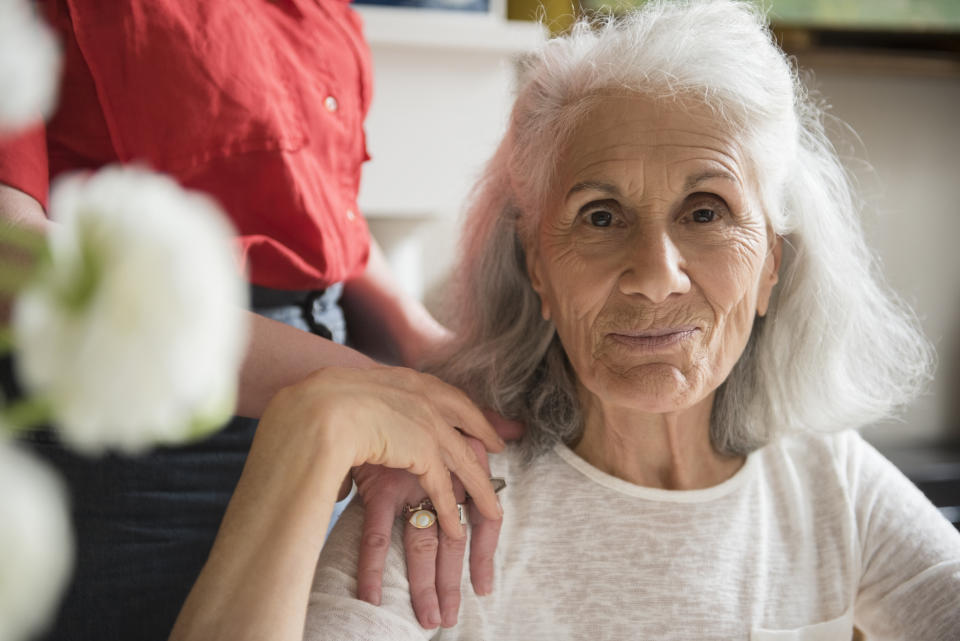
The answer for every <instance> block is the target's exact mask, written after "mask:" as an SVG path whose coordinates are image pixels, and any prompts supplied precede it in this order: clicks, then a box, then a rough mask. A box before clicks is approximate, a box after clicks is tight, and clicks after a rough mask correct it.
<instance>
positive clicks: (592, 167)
mask: <svg viewBox="0 0 960 641" xmlns="http://www.w3.org/2000/svg"><path fill="white" fill-rule="evenodd" d="M750 172H751V167H750V165H749V163H748V162H747V159H746V158H745V157H744V152H743V150H742V149H741V146H740V145H739V144H738V142H737V140H736V139H735V138H734V136H733V135H732V134H731V133H730V132H729V131H728V130H726V129H725V128H724V127H723V126H721V125H719V124H718V122H717V120H716V119H715V118H714V117H713V116H712V115H711V114H710V112H709V111H708V110H707V108H706V107H704V106H700V105H697V104H694V103H677V102H667V101H660V102H656V101H652V100H649V99H647V98H643V97H637V96H608V97H606V98H605V99H604V100H602V101H601V102H599V103H598V104H597V105H596V106H595V107H593V108H592V110H590V111H589V112H588V113H587V114H586V115H585V117H584V118H583V120H582V121H581V124H580V126H579V127H578V128H577V130H576V131H575V132H574V133H573V135H572V138H571V140H570V142H569V144H568V145H567V147H566V151H565V153H564V154H563V156H562V158H561V161H560V171H559V176H558V186H557V189H555V190H554V194H555V198H554V200H553V201H552V202H550V203H548V206H547V207H546V211H545V212H544V214H543V216H542V217H541V220H540V221H539V225H538V226H537V229H536V232H535V237H534V238H532V239H529V240H528V242H527V267H528V271H529V274H530V277H531V281H532V283H533V286H534V289H535V290H536V291H537V293H538V294H539V295H540V298H541V303H542V306H541V310H542V313H543V315H544V317H545V318H547V319H550V320H552V321H553V322H554V323H555V325H556V328H557V332H558V335H559V337H560V339H561V341H562V343H563V346H564V349H565V350H566V353H567V355H568V356H569V358H570V361H571V363H572V365H573V368H574V370H575V371H576V373H577V376H578V379H579V386H580V396H581V402H582V403H583V406H584V414H585V421H586V425H585V433H584V437H583V441H582V442H581V444H583V443H584V442H586V443H587V446H591V441H593V443H592V445H596V446H597V447H599V448H600V450H602V449H604V448H606V451H607V454H609V453H610V451H611V450H614V449H615V450H617V451H620V452H624V451H626V452H631V451H633V452H635V451H636V449H637V448H636V447H633V448H625V447H624V445H625V444H627V443H630V442H631V440H632V439H633V436H632V432H630V430H632V431H633V432H636V427H637V425H638V423H643V422H645V423H647V424H648V425H653V424H654V423H656V424H657V425H660V426H665V427H667V429H666V430H660V429H659V428H658V431H664V432H665V433H668V436H667V438H665V439H664V442H665V443H666V445H665V446H664V447H665V448H666V449H667V450H670V451H671V456H672V457H673V459H674V460H679V459H680V458H686V459H688V460H689V461H694V460H695V459H696V458H697V457H690V456H685V457H681V456H680V454H678V452H680V451H681V450H683V447H681V446H680V445H679V444H678V443H679V440H678V437H677V436H676V435H675V434H673V433H672V432H671V431H673V432H678V433H683V430H678V429H677V428H676V426H677V425H678V421H679V422H680V423H683V420H684V418H685V416H686V417H695V418H692V419H691V420H689V421H688V423H690V424H695V425H696V429H695V430H686V433H691V432H693V431H696V432H697V434H695V435H693V436H692V437H690V439H691V440H690V443H697V444H698V445H697V447H700V448H701V449H702V450H703V452H704V453H708V452H707V450H706V449H704V448H706V447H708V445H709V439H708V438H707V435H706V430H707V429H708V423H709V407H710V405H711V404H712V399H713V393H714V391H715V390H716V388H717V387H718V386H719V385H720V384H721V383H722V382H723V381H724V379H726V377H727V376H728V375H729V373H730V371H731V369H732V368H733V366H734V364H735V363H736V361H737V359H738V358H739V357H740V354H741V353H742V351H743V348H744V346H745V345H746V342H747V340H748V338H749V336H750V331H751V328H752V326H753V321H754V318H755V315H758V314H759V315H763V314H764V313H765V312H766V309H767V306H768V303H769V300H770V294H771V291H772V288H773V286H774V284H775V283H776V281H777V268H778V266H779V259H780V251H781V246H780V242H781V241H780V239H778V238H777V237H776V236H775V235H774V234H773V233H772V232H771V231H770V230H769V226H768V224H767V221H766V217H765V216H764V213H763V211H762V208H761V205H760V199H759V197H758V195H757V191H756V189H755V188H754V185H755V179H754V177H753V176H752V175H751V173H750ZM651 417H656V419H655V420H651ZM664 421H666V422H664ZM671 426H673V427H671ZM684 438H687V437H686V436H685V437H684ZM611 444H615V448H611ZM633 444H634V445H636V443H633ZM646 445H647V444H646V443H645V446H646ZM598 451H599V450H598ZM683 451H686V452H691V451H692V450H690V449H689V448H687V449H686V450H683ZM578 453H581V455H583V452H581V451H580V450H579V449H578ZM585 458H586V457H585ZM594 458H597V456H596V455H595V456H594ZM601 458H603V457H601ZM607 458H609V457H607ZM588 460H589V459H588ZM607 463H610V461H607ZM733 464H738V463H737V462H733ZM606 467H608V468H609V467H611V466H610V465H607V466H606ZM614 467H615V466H614ZM621 472H622V473H621V474H620V475H621V476H630V474H629V473H627V472H623V471H622V470H621ZM721 476H722V475H721Z"/></svg>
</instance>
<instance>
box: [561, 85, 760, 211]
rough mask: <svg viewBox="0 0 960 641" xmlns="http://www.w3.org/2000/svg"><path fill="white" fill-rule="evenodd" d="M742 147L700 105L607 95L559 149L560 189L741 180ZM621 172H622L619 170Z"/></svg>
mask: <svg viewBox="0 0 960 641" xmlns="http://www.w3.org/2000/svg"><path fill="white" fill-rule="evenodd" d="M742 156H743V152H742V148H741V146H740V145H739V144H738V142H737V140H736V138H735V136H734V134H733V132H732V131H731V128H730V127H729V125H727V124H726V123H724V122H722V121H721V120H720V119H719V118H717V117H716V116H715V115H714V114H713V113H712V111H711V110H710V109H709V108H708V107H706V106H705V105H702V104H696V103H692V104H691V103H683V102H677V101H663V100H660V101H656V100H651V99H649V98H645V97H642V96H609V97H604V98H603V99H602V100H599V101H597V102H596V103H595V104H594V105H592V107H591V108H590V109H589V110H587V111H586V112H585V114H584V116H583V117H582V119H581V120H580V122H579V124H578V126H577V127H576V129H575V131H574V132H573V134H572V135H571V137H570V139H569V141H568V143H567V145H566V148H565V151H564V153H563V154H561V162H560V167H559V168H560V172H559V176H560V178H561V183H562V184H561V189H563V190H564V193H565V194H566V193H567V192H568V191H569V190H570V189H572V188H575V187H577V188H579V187H578V186H580V185H582V184H584V183H586V184H589V183H590V182H615V181H617V180H626V181H628V182H633V181H636V180H642V179H643V178H644V177H646V178H651V177H652V178H653V179H657V178H660V179H663V180H666V181H667V182H668V183H669V184H670V185H671V187H672V188H674V189H677V190H681V189H684V188H685V186H687V185H689V184H690V183H691V182H701V181H703V180H705V179H707V178H717V179H725V180H728V181H731V182H733V183H736V184H738V185H741V186H742V184H743V182H744V179H745V175H744V161H743V157H742ZM618 174H622V175H618Z"/></svg>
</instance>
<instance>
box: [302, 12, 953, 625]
mask: <svg viewBox="0 0 960 641" xmlns="http://www.w3.org/2000/svg"><path fill="white" fill-rule="evenodd" d="M821 118H822V114H821V113H820V111H819V110H818V109H817V108H816V107H815V106H814V105H813V104H812V103H811V101H810V100H809V99H808V98H807V97H806V95H805V92H804V89H803V87H802V86H801V85H800V84H799V82H798V80H797V78H796V74H795V71H794V69H793V68H792V67H791V65H790V64H789V62H788V61H787V59H786V58H785V56H784V54H783V53H782V52H781V51H780V50H779V49H778V48H777V47H776V45H775V44H774V43H773V40H772V38H771V35H770V33H769V32H768V31H767V29H766V28H765V25H764V21H763V18H762V16H761V15H760V14H759V13H758V12H757V11H756V10H754V9H752V8H751V6H750V5H747V4H745V3H736V2H730V1H716V2H674V3H669V4H668V3H664V2H651V3H648V4H647V5H645V7H644V8H643V9H641V10H640V11H638V12H636V13H634V14H632V15H630V16H629V17H627V18H625V19H623V20H617V21H608V22H606V23H605V24H602V25H599V27H596V28H592V27H591V25H588V24H585V23H582V24H580V25H578V26H577V27H576V28H575V29H574V31H573V33H572V34H571V35H570V36H568V37H565V38H561V39H556V40H553V41H551V42H549V43H547V44H546V45H545V46H544V47H543V48H542V49H541V50H540V51H538V52H536V53H534V54H531V55H530V56H528V57H526V58H525V59H524V60H523V61H522V64H521V77H520V81H519V86H518V95H517V99H516V104H515V107H514V110H513V115H512V118H511V121H510V126H509V130H508V132H507V134H506V136H505V138H504V140H503V142H502V144H501V145H500V148H499V150H498V151H497V153H496V155H495V156H494V158H493V160H492V161H491V163H490V165H489V166H488V168H487V172H486V175H485V177H484V179H483V180H482V182H481V184H480V186H479V187H478V191H477V193H476V196H475V202H474V204H473V207H472V209H471V210H470V213H469V220H468V230H467V237H466V242H465V243H464V253H463V263H462V267H461V271H460V283H461V290H460V292H459V297H458V299H457V301H456V302H457V309H458V310H459V311H460V333H459V335H460V336H462V337H463V338H462V344H461V345H459V346H458V347H457V349H456V351H455V354H456V355H455V356H451V357H448V358H445V359H439V360H438V361H437V365H436V366H435V370H434V371H435V372H436V373H437V374H438V375H439V376H440V377H441V378H444V379H446V380H447V381H450V382H453V383H454V384H456V385H458V386H460V387H462V388H463V389H466V390H467V391H468V392H469V393H470V394H471V395H472V396H473V398H474V399H475V400H476V401H477V402H478V403H479V404H480V405H484V406H488V407H492V408H495V409H496V410H497V411H499V412H501V413H502V414H503V415H504V416H507V417H511V418H516V419H519V420H522V421H524V422H525V423H526V425H527V431H526V433H525V436H524V442H523V444H522V446H521V447H518V448H515V449H508V450H507V451H506V452H505V453H503V454H502V455H499V456H495V457H492V459H491V468H492V473H493V475H494V476H502V477H504V478H506V480H507V483H508V484H509V486H508V487H507V489H506V491H505V492H503V493H502V494H501V495H500V497H501V501H502V507H503V511H504V518H503V526H502V528H503V529H502V531H501V537H500V545H499V548H498V550H497V555H496V558H495V568H496V578H495V583H494V585H493V586H492V592H491V593H490V594H487V595H480V594H474V593H472V592H470V591H469V590H466V589H465V590H464V592H465V596H464V600H463V603H462V607H461V612H460V617H459V621H457V622H454V621H453V620H449V619H448V620H445V621H444V622H443V623H444V625H445V626H448V627H445V628H444V629H442V630H440V631H439V632H433V631H429V630H426V629H424V628H422V627H421V626H420V625H419V624H418V623H417V619H416V618H415V616H414V613H413V610H412V608H411V606H410V595H409V592H408V584H407V579H406V575H405V570H404V565H403V558H402V553H401V547H402V546H401V543H402V538H403V527H402V524H401V523H399V522H398V525H397V527H396V528H395V529H394V540H393V544H392V550H391V553H390V557H389V559H388V566H387V568H386V571H385V575H384V583H385V584H384V590H383V599H382V605H381V606H380V607H376V606H372V605H370V604H368V603H365V602H362V601H358V600H356V599H354V591H355V586H356V581H357V579H356V572H357V564H356V563H357V561H356V557H357V551H356V550H357V541H358V537H359V534H360V531H361V530H360V527H361V520H362V508H361V507H360V506H359V505H354V506H351V508H349V509H348V510H347V512H346V514H345V515H344V517H343V519H342V520H341V521H340V523H339V524H338V525H337V527H336V528H335V530H334V533H333V535H332V537H331V538H330V540H329V541H328V543H327V545H326V547H325V548H324V550H323V552H322V553H321V556H320V561H319V565H318V567H317V570H316V575H315V577H314V581H313V589H312V593H311V595H310V598H309V608H308V611H307V619H306V632H305V635H306V638H307V639H337V640H344V639H374V638H376V639H404V640H406V639H411V640H412V639H428V638H435V639H497V638H511V639H572V638H577V639H593V638H643V639H703V638H717V639H747V638H750V639H849V638H851V636H852V634H853V630H854V626H855V625H856V626H857V627H859V628H860V629H861V630H862V631H863V632H865V633H866V635H867V638H868V639H911V640H914V639H954V638H957V635H958V631H960V607H958V604H960V536H958V534H957V532H956V531H955V530H954V529H953V528H952V527H951V526H950V524H949V523H948V522H947V521H946V520H945V519H944V518H943V517H942V516H941V515H940V514H939V513H938V512H937V511H936V510H935V509H934V507H933V506H932V505H931V504H930V503H929V502H928V501H927V500H926V499H925V498H924V497H923V496H922V494H921V493H920V492H919V491H918V490H917V489H916V488H914V487H913V486H912V485H911V484H910V483H909V481H907V480H906V479H905V478H904V477H903V476H902V475H901V474H900V473H899V472H898V471H897V470H896V469H895V468H894V467H893V466H892V465H891V464H890V463H889V462H887V461H886V460H884V459H883V458H882V457H881V456H880V455H879V454H878V453H877V452H876V451H875V450H874V449H873V448H871V447H870V446H869V445H868V444H866V443H865V442H864V441H863V440H862V439H861V438H860V437H859V436H858V435H857V434H856V433H855V432H853V431H851V428H855V427H857V426H860V425H863V424H865V423H867V422H869V421H873V420H876V419H878V418H881V417H884V416H887V415H889V414H890V413H891V411H892V410H893V409H895V408H896V407H897V406H898V405H900V404H902V403H903V402H905V401H907V400H909V399H910V398H911V396H912V395H913V394H914V393H915V391H916V389H917V388H918V386H919V384H920V383H922V382H923V380H924V379H925V377H926V373H927V371H928V368H929V363H930V360H931V355H930V352H929V348H928V346H927V343H926V342H925V341H924V340H923V338H922V337H921V336H920V334H919V333H918V332H917V330H916V329H915V325H914V322H913V320H912V317H911V316H910V314H909V313H908V312H907V311H906V310H905V309H903V308H902V307H901V305H900V304H899V303H898V302H897V301H896V299H895V298H894V297H893V296H892V294H890V293H889V292H888V291H887V290H886V289H885V288H884V287H883V286H882V284H881V283H880V281H879V278H878V276H877V274H876V273H875V271H874V265H873V261H872V258H871V254H870V253H869V252H868V250H867V249H866V248H865V246H864V243H863V238H862V234H861V231H860V229H859V225H858V223H857V220H856V218H857V217H856V211H855V206H854V198H853V196H852V194H851V189H850V185H849V182H848V179H847V177H846V176H845V174H844V171H843V169H842V168H841V166H840V164H839V162H838V159H837V157H836V154H835V153H834V151H833V150H832V147H831V146H830V144H829V142H828V141H827V138H826V136H825V134H824V131H823V126H822V120H821ZM435 494H436V493H435V492H431V496H433V497H435ZM446 500H447V502H449V497H448V498H447V499H446ZM448 507H449V506H447V507H446V508H445V509H448ZM441 516H444V514H441ZM433 529H434V530H436V528H433ZM448 530H449V528H445V530H444V532H447V531H448ZM449 540H450V539H448V537H447V535H446V534H444V533H440V534H439V543H440V544H441V545H444V544H447V542H448V541H449ZM465 587H466V584H465ZM299 598H304V597H299ZM301 605H302V602H301Z"/></svg>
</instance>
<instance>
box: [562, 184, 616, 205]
mask: <svg viewBox="0 0 960 641" xmlns="http://www.w3.org/2000/svg"><path fill="white" fill-rule="evenodd" d="M588 190H593V191H601V192H603V193H605V194H607V195H609V196H614V197H616V198H619V197H620V190H619V189H617V186H616V185H611V184H610V183H605V182H598V181H596V180H585V181H582V182H578V183H577V184H575V185H574V186H573V187H571V188H570V191H568V192H567V197H566V199H567V200H570V197H571V196H573V195H574V194H576V193H579V192H581V191H588Z"/></svg>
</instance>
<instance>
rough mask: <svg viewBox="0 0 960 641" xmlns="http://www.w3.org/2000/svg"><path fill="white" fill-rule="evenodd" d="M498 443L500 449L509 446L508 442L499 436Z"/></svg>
mask: <svg viewBox="0 0 960 641" xmlns="http://www.w3.org/2000/svg"><path fill="white" fill-rule="evenodd" d="M497 442H498V443H500V447H506V446H507V442H506V441H505V440H503V439H502V438H500V436H499V435H498V436H497Z"/></svg>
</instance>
